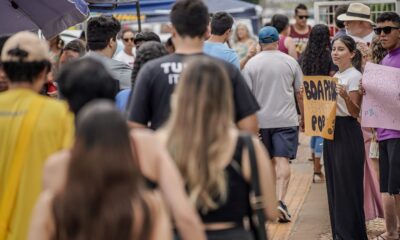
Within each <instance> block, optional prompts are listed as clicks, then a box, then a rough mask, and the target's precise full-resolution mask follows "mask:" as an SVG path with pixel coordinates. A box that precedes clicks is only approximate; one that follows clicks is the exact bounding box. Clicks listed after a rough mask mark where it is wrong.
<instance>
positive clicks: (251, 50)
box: [247, 44, 257, 59]
mask: <svg viewBox="0 0 400 240" xmlns="http://www.w3.org/2000/svg"><path fill="white" fill-rule="evenodd" d="M256 54H257V44H252V45H251V46H250V48H249V50H248V52H247V57H248V58H249V59H250V58H252V57H254V55H256Z"/></svg>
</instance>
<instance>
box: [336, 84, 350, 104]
mask: <svg viewBox="0 0 400 240" xmlns="http://www.w3.org/2000/svg"><path fill="white" fill-rule="evenodd" d="M336 93H337V94H339V96H341V97H342V98H343V99H345V100H346V99H347V98H348V97H349V95H348V94H347V91H346V86H345V85H342V84H336Z"/></svg>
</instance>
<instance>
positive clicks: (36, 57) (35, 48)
mask: <svg viewBox="0 0 400 240" xmlns="http://www.w3.org/2000/svg"><path fill="white" fill-rule="evenodd" d="M1 61H2V62H40V61H50V52H49V47H48V45H47V43H46V41H44V40H42V39H40V38H39V37H38V36H37V35H35V34H34V33H31V32H27V31H24V32H19V33H16V34H15V35H13V36H11V37H10V38H9V39H8V40H7V41H6V43H5V44H4V48H3V51H2V52H1Z"/></svg>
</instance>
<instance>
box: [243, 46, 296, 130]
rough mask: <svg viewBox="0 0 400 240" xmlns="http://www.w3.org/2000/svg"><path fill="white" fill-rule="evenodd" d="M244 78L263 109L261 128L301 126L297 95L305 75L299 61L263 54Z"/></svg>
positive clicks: (247, 68)
mask: <svg viewBox="0 0 400 240" xmlns="http://www.w3.org/2000/svg"><path fill="white" fill-rule="evenodd" d="M242 73H243V76H244V78H245V80H246V82H247V84H248V85H249V87H250V90H251V92H252V93H253V94H254V96H255V97H256V99H257V101H258V104H259V105H260V106H261V109H260V111H258V113H257V117H258V123H259V127H260V128H283V127H294V126H298V125H299V121H298V117H297V111H296V103H295V100H294V93H295V92H298V91H300V86H301V81H302V79H303V73H302V71H301V68H300V66H299V64H298V63H297V61H296V60H295V59H294V58H292V57H291V56H289V55H287V54H285V53H282V52H280V51H279V50H273V51H262V52H260V53H259V54H257V55H256V56H254V57H253V58H251V59H250V60H249V61H248V62H247V64H246V66H245V67H244V69H243V72H242Z"/></svg>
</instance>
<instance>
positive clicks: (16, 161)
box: [0, 97, 45, 239]
mask: <svg viewBox="0 0 400 240" xmlns="http://www.w3.org/2000/svg"><path fill="white" fill-rule="evenodd" d="M44 102H45V98H42V97H36V98H35V99H34V100H33V101H32V102H31V104H30V106H29V109H28V112H27V113H26V115H25V117H24V119H23V120H22V124H21V128H20V130H19V133H18V137H17V141H16V145H15V150H14V154H12V155H11V156H14V157H13V159H12V162H11V166H10V171H9V172H8V176H7V178H6V179H7V183H6V184H5V191H4V193H5V194H4V196H3V198H2V199H0V239H6V236H7V234H8V232H9V227H10V226H9V225H10V221H11V216H12V212H13V210H14V207H15V200H16V197H17V192H18V188H19V183H20V178H21V173H22V169H23V167H24V160H26V159H27V158H26V154H27V148H28V147H29V142H30V141H31V136H32V131H33V129H34V128H35V126H36V123H37V120H38V116H39V113H40V110H41V109H42V107H43V105H44ZM6 174H7V173H6Z"/></svg>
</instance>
